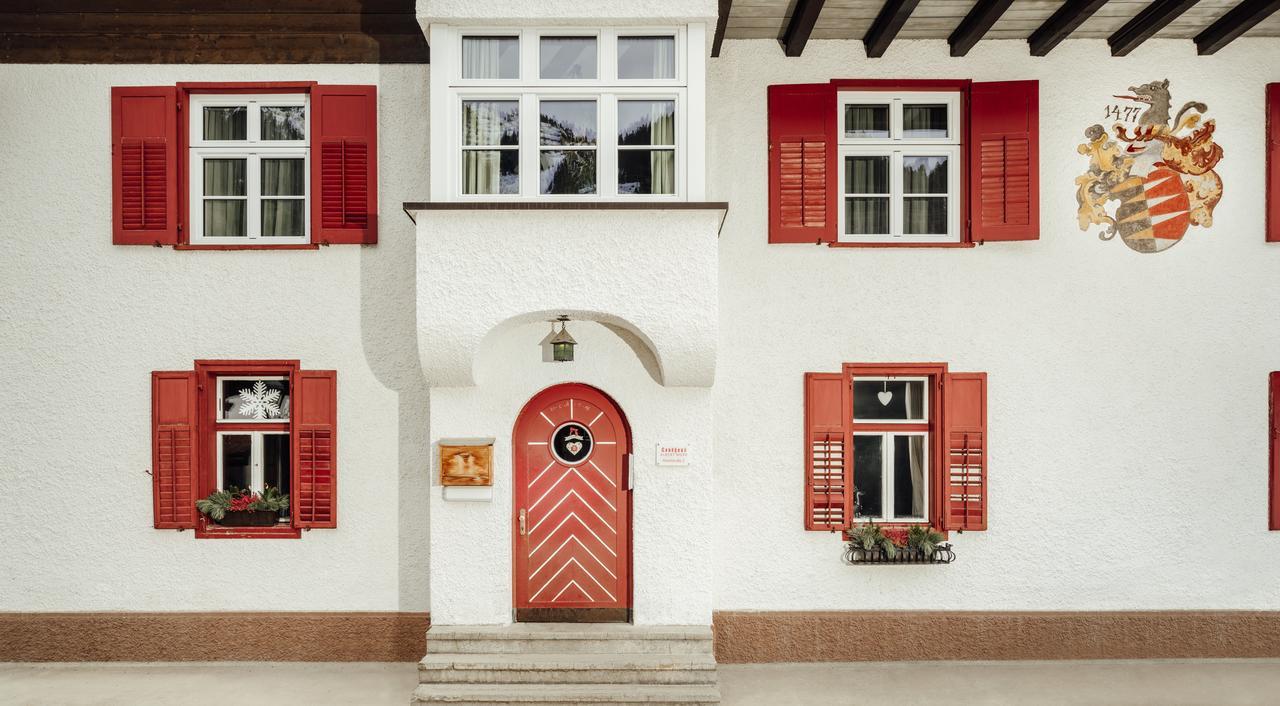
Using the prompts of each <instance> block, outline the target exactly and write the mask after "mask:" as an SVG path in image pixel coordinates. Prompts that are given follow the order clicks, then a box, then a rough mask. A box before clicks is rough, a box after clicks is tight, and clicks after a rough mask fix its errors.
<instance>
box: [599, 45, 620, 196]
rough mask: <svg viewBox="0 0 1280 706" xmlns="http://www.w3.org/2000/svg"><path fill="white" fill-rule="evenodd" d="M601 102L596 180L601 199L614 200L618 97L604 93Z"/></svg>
mask: <svg viewBox="0 0 1280 706" xmlns="http://www.w3.org/2000/svg"><path fill="white" fill-rule="evenodd" d="M616 36H617V35H616V34H615V35H614V37H615V38H616ZM615 54H616V52H615ZM615 59H616V56H615ZM615 63H616V62H615ZM599 101H600V108H599V115H600V130H599V131H597V133H596V148H597V149H598V150H599V151H598V152H597V153H596V164H597V165H598V169H599V173H598V174H597V175H596V178H597V181H598V182H599V184H600V197H601V198H606V199H612V198H616V197H617V196H618V95H617V94H616V93H602V94H600V98H599Z"/></svg>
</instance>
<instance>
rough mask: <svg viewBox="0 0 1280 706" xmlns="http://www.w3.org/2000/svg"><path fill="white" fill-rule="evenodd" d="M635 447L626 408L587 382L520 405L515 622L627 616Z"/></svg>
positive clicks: (515, 449)
mask: <svg viewBox="0 0 1280 706" xmlns="http://www.w3.org/2000/svg"><path fill="white" fill-rule="evenodd" d="M630 447H631V439H630V435H629V432H628V430H627V425H626V421H625V420H624V419H623V417H622V412H621V411H620V410H619V409H618V408H617V406H616V405H614V404H613V401H612V400H610V399H609V398H608V397H607V396H606V395H605V394H604V393H602V392H600V391H599V390H597V389H595V388H593V387H589V386H587V385H580V384H576V383H575V384H565V385H557V386H555V387H551V388H548V389H546V390H543V391H542V392H540V393H538V394H537V395H536V396H534V398H533V399H532V400H530V401H529V403H528V404H526V405H525V407H524V409H523V410H522V411H521V413H520V418H519V419H518V420H516V427H515V435H514V438H513V440H512V448H513V453H514V454H515V461H514V463H515V506H514V507H513V513H514V516H513V517H512V525H513V527H512V529H513V532H514V542H513V545H514V547H515V603H516V605H515V607H516V619H517V620H531V621H532V620H551V621H567V620H576V621H625V620H628V619H629V612H630V608H631V576H630V574H631V493H630V492H628V490H627V464H626V461H627V454H628V453H630Z"/></svg>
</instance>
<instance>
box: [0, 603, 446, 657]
mask: <svg viewBox="0 0 1280 706" xmlns="http://www.w3.org/2000/svg"><path fill="white" fill-rule="evenodd" d="M430 622H431V620H430V615H429V614H428V613H0V662H189V661H200V662H203V661H222V660H234V661H268V662H416V661H418V660H419V659H422V655H423V654H424V653H425V652H426V646H427V637H426V636H427V627H428V625H429V624H430Z"/></svg>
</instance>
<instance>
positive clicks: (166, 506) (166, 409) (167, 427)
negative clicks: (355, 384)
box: [151, 371, 196, 529]
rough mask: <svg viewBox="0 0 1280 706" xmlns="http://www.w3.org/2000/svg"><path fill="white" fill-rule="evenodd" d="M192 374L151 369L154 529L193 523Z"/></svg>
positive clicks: (194, 424)
mask: <svg viewBox="0 0 1280 706" xmlns="http://www.w3.org/2000/svg"><path fill="white" fill-rule="evenodd" d="M195 441H196V374H195V373H193V372H191V371H185V372H174V373H169V372H154V373H151V465H152V468H151V499H152V506H153V511H154V514H155V526H156V529H194V528H195V526H196V497H195V485H196V483H195V476H196V463H195V457H196V451H195Z"/></svg>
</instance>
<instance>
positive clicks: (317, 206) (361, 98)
mask: <svg viewBox="0 0 1280 706" xmlns="http://www.w3.org/2000/svg"><path fill="white" fill-rule="evenodd" d="M311 194H312V205H311V241H312V242H314V243H329V244H340V243H351V244H357V245H358V244H366V245H372V244H373V243H376V242H378V88H377V86H316V87H315V88H314V89H313V90H312V91H311Z"/></svg>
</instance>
